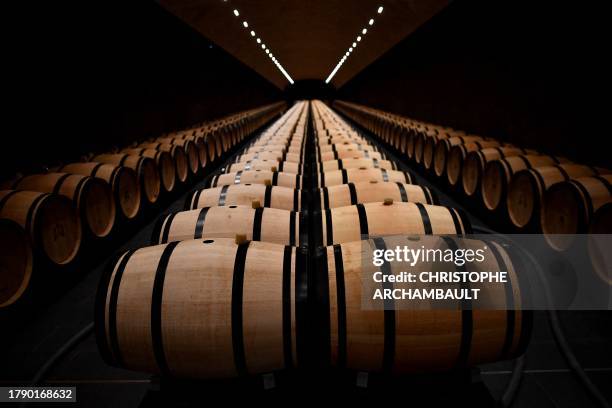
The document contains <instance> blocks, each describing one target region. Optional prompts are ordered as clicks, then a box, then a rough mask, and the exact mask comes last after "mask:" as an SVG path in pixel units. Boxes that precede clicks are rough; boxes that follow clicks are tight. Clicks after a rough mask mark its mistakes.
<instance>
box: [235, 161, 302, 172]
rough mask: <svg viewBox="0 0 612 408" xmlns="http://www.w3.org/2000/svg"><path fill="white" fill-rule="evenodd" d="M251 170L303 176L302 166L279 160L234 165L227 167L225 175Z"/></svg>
mask: <svg viewBox="0 0 612 408" xmlns="http://www.w3.org/2000/svg"><path fill="white" fill-rule="evenodd" d="M249 170H270V171H280V172H283V173H291V174H302V166H301V165H299V164H298V163H291V162H286V161H281V162H279V161H277V160H265V159H264V160H252V161H248V162H240V163H233V164H230V165H228V166H227V167H225V170H224V172H225V173H235V172H237V171H249Z"/></svg>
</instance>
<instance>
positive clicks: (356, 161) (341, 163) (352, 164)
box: [318, 157, 398, 173]
mask: <svg viewBox="0 0 612 408" xmlns="http://www.w3.org/2000/svg"><path fill="white" fill-rule="evenodd" d="M318 167H319V172H321V173H325V172H328V171H335V170H342V169H358V168H360V167H365V168H368V169H387V170H398V168H397V164H396V163H395V162H394V161H389V160H378V159H363V158H358V157H353V158H349V159H338V160H328V161H324V162H320V163H319V164H318Z"/></svg>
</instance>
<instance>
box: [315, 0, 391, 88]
mask: <svg viewBox="0 0 612 408" xmlns="http://www.w3.org/2000/svg"><path fill="white" fill-rule="evenodd" d="M383 9H384V8H383V6H379V7H378V9H377V10H376V13H377V14H381V13H382V12H383ZM373 25H374V18H371V19H370V20H369V21H368V26H373ZM367 33H368V29H367V28H366V27H364V28H363V29H362V30H361V34H360V35H357V38H356V39H355V41H353V44H351V46H350V47H349V49H348V51H346V53H344V54H343V55H342V58H340V61H338V64H336V67H335V68H334V69H333V71H332V72H331V74H329V76H328V77H327V79H326V80H325V83H326V84H329V82H330V81H331V80H332V78H333V77H334V75H336V72H338V70H339V69H340V67H341V66H342V64H344V62H345V61H346V59H347V58H348V57H349V55H351V53H352V52H353V51H354V50H355V48H357V45H358V44H359V43H360V42H361V39H362V37H361V36H362V35H366V34H367Z"/></svg>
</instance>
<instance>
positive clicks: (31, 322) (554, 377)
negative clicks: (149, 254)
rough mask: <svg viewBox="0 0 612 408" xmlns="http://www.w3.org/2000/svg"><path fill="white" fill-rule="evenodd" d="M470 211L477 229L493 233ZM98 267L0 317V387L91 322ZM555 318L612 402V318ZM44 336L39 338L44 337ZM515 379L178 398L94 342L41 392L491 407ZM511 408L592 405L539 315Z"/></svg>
mask: <svg viewBox="0 0 612 408" xmlns="http://www.w3.org/2000/svg"><path fill="white" fill-rule="evenodd" d="M389 154H390V155H391V156H393V154H391V153H389ZM417 179H418V181H419V182H420V183H422V184H424V185H426V186H428V187H430V188H432V189H433V190H434V191H435V192H436V193H437V194H438V197H439V199H440V201H441V203H442V204H443V205H450V206H455V207H463V208H465V206H464V205H462V203H458V202H457V201H455V200H453V198H452V197H450V196H449V195H448V194H445V192H444V191H442V189H440V188H438V187H437V186H436V185H434V184H432V183H431V182H430V181H429V180H427V179H426V178H424V177H422V176H421V175H417ZM204 182H205V180H202V181H201V182H200V183H199V184H200V185H203V184H204ZM185 196H186V193H184V194H182V195H181V196H180V197H178V198H177V199H176V200H175V201H173V202H172V203H169V205H168V206H167V208H166V209H165V210H180V209H182V206H183V203H184V199H185ZM466 212H467V213H468V214H469V217H470V219H471V221H472V222H473V224H474V225H480V226H487V225H490V224H487V223H485V222H484V221H483V220H481V219H478V218H477V217H475V216H474V215H473V214H471V213H470V211H466ZM155 220H156V217H152V218H151V219H150V220H149V221H148V222H146V223H145V224H144V225H143V226H142V228H140V230H139V231H137V232H136V233H135V234H134V235H133V236H131V237H127V238H126V240H125V241H124V243H123V244H122V245H121V248H120V249H121V250H123V249H128V248H134V247H139V246H144V245H146V244H147V243H148V240H149V238H150V235H151V232H152V229H153V224H154V222H155ZM103 267H104V262H102V263H101V264H100V265H99V266H95V267H92V268H91V270H89V271H81V272H82V275H83V277H82V279H80V280H79V281H78V282H76V283H75V284H74V285H73V286H72V287H71V288H70V289H69V290H68V291H66V292H65V293H64V294H63V295H61V296H58V297H56V298H55V299H53V300H51V301H49V302H48V303H47V304H45V305H41V306H40V307H38V308H36V309H35V311H34V313H27V314H25V313H24V314H21V315H19V316H18V317H15V316H10V319H13V320H12V321H14V319H21V321H20V322H19V324H17V325H15V324H11V325H10V326H9V325H5V323H6V322H7V321H9V320H10V319H9V317H7V316H0V319H2V320H0V324H2V325H3V326H4V327H5V328H6V327H9V330H11V331H12V332H10V333H8V332H7V330H6V329H3V330H2V333H3V336H2V339H0V341H2V343H3V344H2V345H1V347H0V385H2V386H6V385H10V384H15V385H17V384H18V385H24V383H27V382H28V381H29V380H30V379H31V378H32V377H33V376H34V375H35V373H36V372H37V370H38V369H39V368H40V367H41V366H42V365H43V364H44V362H45V361H46V360H47V359H48V358H49V357H51V356H52V355H53V353H54V352H55V351H56V350H57V349H58V348H59V347H61V346H62V345H63V344H64V342H66V341H67V340H68V339H69V338H71V337H72V336H73V335H74V334H75V333H77V332H78V331H79V330H81V329H82V328H83V327H85V326H86V325H87V324H88V323H90V322H91V321H92V315H93V309H94V296H95V292H96V288H97V284H98V280H99V277H100V274H101V272H102V269H103ZM559 316H560V319H561V322H562V326H563V328H564V330H565V333H566V335H567V338H568V341H569V343H570V345H571V347H572V349H573V350H574V352H575V354H576V357H577V358H578V360H579V361H580V363H581V365H582V366H583V367H584V368H585V369H586V370H587V373H588V375H589V377H590V378H591V380H592V381H593V382H594V383H595V384H596V385H597V386H598V387H599V389H600V390H601V392H602V393H604V394H605V396H606V397H607V398H608V400H609V401H612V387H610V386H609V385H610V384H612V313H605V312H562V313H559ZM14 327H18V328H14ZM5 333H6V334H5ZM41 333H45V334H44V335H43V336H41ZM511 373H512V362H501V363H496V364H488V365H483V366H480V367H479V369H478V370H475V371H474V372H472V373H460V374H459V375H458V376H457V377H450V378H448V377H446V376H427V377H425V376H423V377H421V378H415V377H408V378H399V379H394V380H393V381H389V384H387V386H384V387H370V388H362V387H356V386H355V383H353V384H348V385H347V384H342V385H341V386H332V385H331V383H330V382H329V379H327V378H323V377H319V374H318V373H311V374H310V375H309V376H308V377H309V378H307V379H303V381H302V379H298V381H294V382H293V383H294V385H292V386H290V387H286V388H283V387H282V386H281V382H280V381H279V382H278V384H279V386H278V387H275V388H273V389H271V390H264V387H263V384H264V383H265V382H266V381H261V380H260V379H258V380H256V381H255V382H254V383H251V384H249V387H243V388H236V385H235V384H220V383H216V382H215V383H208V384H206V383H204V384H202V383H199V384H197V386H195V387H187V388H188V389H189V391H188V392H186V393H184V394H183V392H184V391H185V389H186V388H185V387H181V386H180V385H179V386H175V385H172V386H168V387H166V386H165V385H164V384H162V386H161V387H160V384H159V382H158V381H157V379H155V378H152V377H151V376H150V375H147V374H143V373H136V372H132V371H126V370H121V369H117V368H113V367H109V366H108V365H106V364H105V363H104V362H103V361H102V359H101V357H100V356H99V353H98V351H97V346H96V344H95V338H94V336H89V337H87V338H86V339H85V340H84V341H83V342H81V343H80V344H78V345H77V346H76V347H75V348H74V349H73V350H71V351H70V352H69V353H68V354H67V355H66V356H64V358H63V359H62V360H61V362H60V363H59V364H58V365H57V366H55V367H54V368H53V369H52V370H51V371H50V372H49V374H48V376H47V383H48V384H53V385H62V384H64V385H76V386H77V400H78V403H77V404H71V406H87V407H107V406H113V407H135V406H141V407H155V406H168V404H169V403H172V404H173V405H175V406H190V405H193V403H194V402H196V403H197V402H198V401H199V402H200V404H201V403H205V402H212V401H214V399H215V397H219V398H222V397H224V398H226V400H227V399H228V398H229V399H230V400H232V399H241V400H243V401H249V402H250V403H253V402H254V401H258V402H259V401H261V402H264V403H268V402H271V403H273V402H279V403H283V404H284V405H285V406H286V405H288V404H291V403H294V402H302V403H303V402H308V401H312V402H318V401H320V397H325V398H326V401H328V400H329V399H330V398H331V400H338V401H343V402H344V403H357V404H359V405H362V404H364V403H369V402H373V401H375V402H378V403H380V402H383V401H384V400H389V401H394V400H398V402H402V403H414V402H415V401H417V400H420V401H423V402H425V401H426V402H428V404H429V405H446V406H448V405H449V403H450V404H453V403H457V404H462V405H463V404H466V405H468V404H469V405H470V406H493V404H494V401H495V400H498V399H499V398H500V397H501V395H502V394H503V392H504V388H505V386H506V384H507V382H508V380H509V379H510V377H511ZM457 381H458V382H457ZM349 382H350V381H349ZM160 390H161V391H160ZM166 390H169V391H166ZM186 394H189V395H186ZM179 401H182V403H179ZM514 406H516V407H527V406H540V407H546V406H553V407H570V406H594V403H593V402H592V400H591V399H590V398H589V396H588V395H587V393H586V392H585V390H584V388H583V387H582V386H581V385H580V383H579V382H578V380H577V379H576V377H575V376H574V374H573V373H572V372H571V371H570V370H569V369H568V366H567V364H566V363H565V361H564V359H563V357H562V355H561V354H560V353H559V350H558V348H557V346H556V344H555V341H554V339H553V337H552V334H551V330H550V327H549V324H548V321H547V315H546V313H544V312H536V313H535V317H534V329H533V335H532V340H531V342H530V345H529V348H528V350H527V353H526V365H525V371H524V375H523V380H522V385H521V388H520V389H519V392H518V393H517V396H516V399H515V401H514Z"/></svg>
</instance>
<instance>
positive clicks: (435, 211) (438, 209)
mask: <svg viewBox="0 0 612 408" xmlns="http://www.w3.org/2000/svg"><path fill="white" fill-rule="evenodd" d="M311 222H313V223H314V225H315V228H317V230H320V231H321V234H320V235H321V239H322V244H323V245H333V244H339V243H343V242H350V241H359V240H361V239H362V238H364V237H367V236H368V235H372V236H384V235H398V234H426V235H431V234H436V235H441V234H460V235H464V234H468V233H471V224H470V222H469V220H468V218H467V217H466V216H465V214H464V213H463V212H462V211H460V210H458V209H455V208H452V207H444V206H438V205H428V204H422V203H406V202H394V201H391V202H388V201H387V202H376V203H364V204H361V203H360V204H357V205H351V206H346V207H337V208H332V209H327V210H322V211H321V212H320V213H319V215H318V217H317V218H315V217H314V216H313V219H312V221H311ZM317 238H318V237H317Z"/></svg>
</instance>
